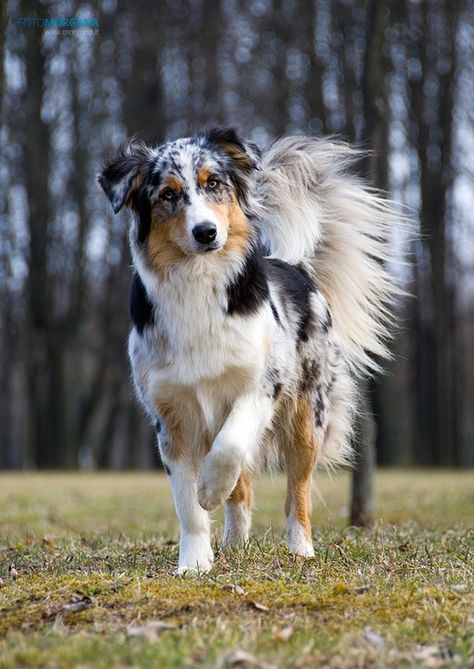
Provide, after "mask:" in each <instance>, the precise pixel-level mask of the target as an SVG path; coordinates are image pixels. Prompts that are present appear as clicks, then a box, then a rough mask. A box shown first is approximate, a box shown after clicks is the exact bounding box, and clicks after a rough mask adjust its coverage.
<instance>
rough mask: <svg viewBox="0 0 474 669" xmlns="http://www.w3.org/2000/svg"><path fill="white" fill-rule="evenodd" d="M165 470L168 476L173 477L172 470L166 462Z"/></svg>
mask: <svg viewBox="0 0 474 669" xmlns="http://www.w3.org/2000/svg"><path fill="white" fill-rule="evenodd" d="M163 469H164V470H165V472H166V473H167V474H168V476H171V469H170V468H169V467H168V465H165V463H164V462H163Z"/></svg>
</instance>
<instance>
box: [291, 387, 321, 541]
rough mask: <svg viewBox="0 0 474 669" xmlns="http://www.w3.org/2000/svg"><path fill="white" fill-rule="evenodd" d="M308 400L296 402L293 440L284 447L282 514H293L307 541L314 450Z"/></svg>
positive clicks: (309, 528) (309, 525) (309, 539)
mask: <svg viewBox="0 0 474 669" xmlns="http://www.w3.org/2000/svg"><path fill="white" fill-rule="evenodd" d="M311 412H312V409H311V405H310V402H309V400H308V399H306V398H303V399H300V400H298V403H297V406H296V411H295V415H294V423H293V435H294V440H293V442H292V443H291V444H288V445H287V446H286V447H285V461H286V470H287V476H288V489H287V496H286V503H285V512H286V514H287V515H288V514H289V513H290V511H293V512H294V514H295V517H296V520H297V521H298V523H300V525H301V526H302V527H303V529H304V533H305V536H306V538H307V539H308V541H311V520H310V514H311V481H312V475H313V470H314V467H315V465H316V458H317V454H318V448H317V444H316V440H315V435H314V431H313V421H312V414H311Z"/></svg>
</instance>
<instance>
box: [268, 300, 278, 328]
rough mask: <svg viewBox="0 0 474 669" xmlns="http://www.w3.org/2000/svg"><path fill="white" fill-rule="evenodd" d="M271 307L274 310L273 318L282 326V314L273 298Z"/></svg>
mask: <svg viewBox="0 0 474 669" xmlns="http://www.w3.org/2000/svg"><path fill="white" fill-rule="evenodd" d="M270 309H271V310H272V314H273V318H274V319H275V320H276V322H277V323H278V325H280V326H281V320H280V314H279V313H278V309H277V308H276V306H275V304H274V302H273V300H270Z"/></svg>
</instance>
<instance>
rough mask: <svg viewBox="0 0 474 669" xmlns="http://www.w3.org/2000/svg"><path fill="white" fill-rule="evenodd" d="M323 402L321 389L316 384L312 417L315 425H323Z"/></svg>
mask: <svg viewBox="0 0 474 669" xmlns="http://www.w3.org/2000/svg"><path fill="white" fill-rule="evenodd" d="M325 408H326V407H325V403H324V400H323V396H322V389H321V386H320V385H317V386H316V403H315V407H314V418H315V420H316V427H322V425H323V413H324V410H325Z"/></svg>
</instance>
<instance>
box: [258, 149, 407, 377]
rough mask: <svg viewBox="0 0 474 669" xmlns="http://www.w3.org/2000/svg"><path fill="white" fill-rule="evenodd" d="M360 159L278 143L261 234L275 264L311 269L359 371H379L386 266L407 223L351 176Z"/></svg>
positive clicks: (265, 174)
mask: <svg viewBox="0 0 474 669" xmlns="http://www.w3.org/2000/svg"><path fill="white" fill-rule="evenodd" d="M360 155H361V154H360V152H359V151H357V150H356V149H354V148H351V147H350V146H349V145H347V144H344V143H342V142H335V141H330V140H327V139H326V140H325V139H310V138H308V137H297V136H295V137H286V138H283V139H279V140H277V141H276V142H275V143H274V144H273V145H271V146H270V147H269V149H268V150H266V151H265V152H264V154H263V158H262V171H261V172H260V173H259V192H260V196H261V198H262V200H263V203H264V205H265V208H266V212H267V213H266V215H264V216H263V220H262V221H261V223H260V225H261V230H262V234H263V236H264V238H265V239H266V241H267V243H268V245H269V246H270V249H271V255H272V257H276V258H280V259H282V260H285V261H287V262H290V263H298V262H304V263H305V264H306V266H307V267H308V269H310V271H311V272H312V274H313V275H314V276H315V278H316V281H317V284H318V286H319V287H320V289H321V290H322V291H323V293H324V294H325V296H326V298H327V300H328V302H329V304H330V305H331V310H332V313H333V316H334V320H335V323H336V326H337V328H338V330H339V332H340V333H341V335H342V336H343V342H344V346H345V351H346V354H347V358H348V361H349V362H350V364H351V365H352V367H353V368H354V369H355V370H356V371H358V372H365V371H367V370H369V371H376V370H378V369H379V367H378V365H377V364H376V362H375V361H374V360H373V358H372V357H371V355H370V354H375V355H377V356H380V357H382V358H387V357H390V353H389V350H388V347H387V343H386V342H387V339H388V338H389V337H390V335H391V330H392V326H393V315H392V314H393V310H392V306H393V304H392V303H393V299H394V298H395V297H396V296H397V295H398V294H400V292H401V291H400V290H399V289H398V288H397V287H396V285H395V284H394V282H393V280H392V278H391V277H390V275H389V274H388V272H387V271H386V269H385V267H384V264H383V263H384V261H386V260H387V259H388V257H389V254H390V251H389V238H390V235H391V232H392V231H393V230H394V229H398V230H400V227H401V226H403V222H404V221H403V217H402V216H401V215H400V214H399V213H397V212H396V210H395V206H394V204H393V203H391V202H390V201H389V200H387V199H385V198H383V197H381V195H379V194H378V193H377V192H375V191H374V190H373V189H371V188H370V187H368V186H367V185H366V184H364V183H363V182H362V181H361V180H360V179H359V178H358V177H356V176H355V175H354V174H353V173H351V171H350V170H351V168H353V167H354V163H355V162H356V161H357V160H358V159H359V158H360Z"/></svg>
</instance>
